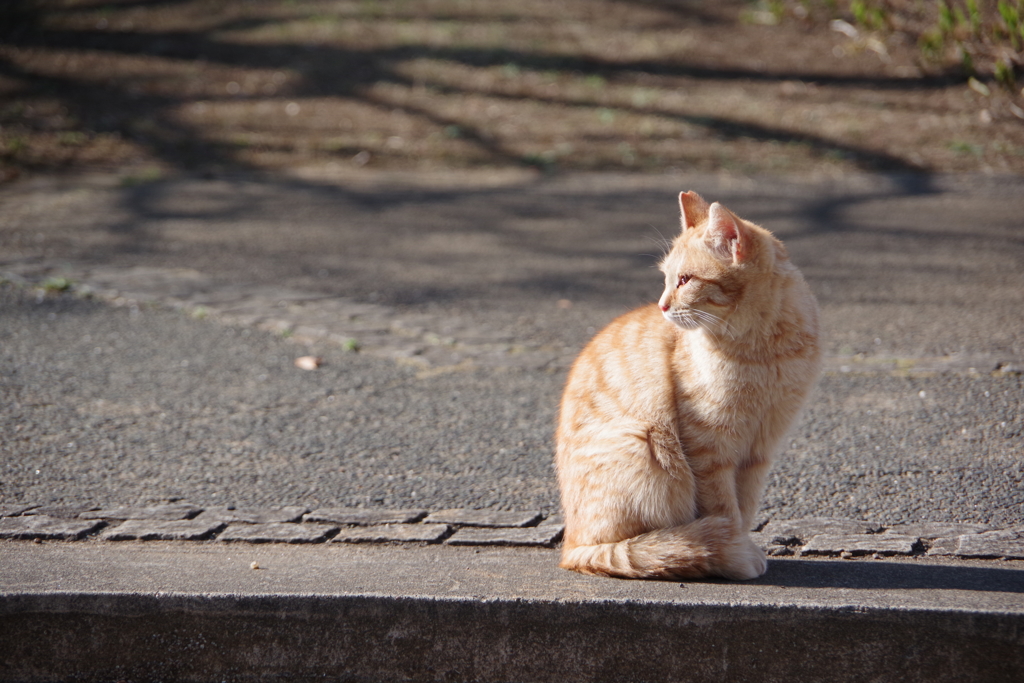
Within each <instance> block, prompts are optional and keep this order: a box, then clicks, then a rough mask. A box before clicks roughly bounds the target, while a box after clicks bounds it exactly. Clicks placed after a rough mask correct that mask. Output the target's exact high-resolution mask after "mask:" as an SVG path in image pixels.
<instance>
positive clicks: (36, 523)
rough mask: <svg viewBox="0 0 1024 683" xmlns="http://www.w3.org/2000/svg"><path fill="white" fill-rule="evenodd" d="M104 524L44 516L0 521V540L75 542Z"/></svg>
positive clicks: (8, 518)
mask: <svg viewBox="0 0 1024 683" xmlns="http://www.w3.org/2000/svg"><path fill="white" fill-rule="evenodd" d="M103 526H104V522H102V521H100V520H96V521H84V520H67V519H59V518H56V517H47V516H46V515H31V516H26V517H4V518H3V519H0V538H20V539H26V540H36V539H38V540H51V539H53V540H75V539H79V538H83V537H85V536H87V535H89V534H91V533H93V532H94V531H97V530H98V529H100V528H102V527H103Z"/></svg>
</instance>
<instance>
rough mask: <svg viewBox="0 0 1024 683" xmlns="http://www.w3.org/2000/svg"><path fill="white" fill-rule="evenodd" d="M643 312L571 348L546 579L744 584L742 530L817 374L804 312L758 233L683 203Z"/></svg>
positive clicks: (779, 249)
mask: <svg viewBox="0 0 1024 683" xmlns="http://www.w3.org/2000/svg"><path fill="white" fill-rule="evenodd" d="M679 202H680V209H681V213H682V220H681V222H682V225H683V230H682V232H681V234H680V235H679V236H678V237H677V238H676V239H675V241H674V242H673V245H672V248H671V250H670V251H669V253H668V254H666V256H665V258H664V260H663V262H662V264H661V268H662V271H663V272H664V273H665V290H664V293H663V294H662V296H661V299H660V301H659V303H658V304H651V305H648V306H644V307H642V308H638V309H636V310H634V311H632V312H630V313H627V314H625V315H623V316H621V317H620V318H618V319H616V320H614V321H613V322H612V323H611V324H610V325H608V327H606V328H605V329H604V330H602V331H601V332H599V333H598V334H597V335H596V336H595V337H594V339H592V340H591V341H590V343H589V344H588V345H587V346H586V348H584V349H583V351H582V353H581V354H580V356H579V358H578V359H577V360H576V362H575V364H574V365H573V368H572V370H571V371H570V373H569V378H568V381H567V383H566V387H565V392H564V394H563V397H562V404H561V410H560V415H559V425H558V433H557V452H556V456H555V464H556V468H557V471H558V480H559V486H560V488H561V494H562V508H563V511H564V516H565V524H566V530H565V541H564V544H563V549H562V563H561V566H562V567H565V568H566V569H573V570H575V571H579V572H583V573H587V574H600V575H606V576H618V577H624V578H674V579H688V578H696V577H703V576H722V577H726V578H731V579H750V578H754V577H757V576H760V575H761V574H763V573H764V571H765V569H766V568H767V563H766V559H765V556H764V552H763V551H762V550H761V549H760V548H758V547H757V546H755V545H754V544H753V542H752V541H751V540H750V537H749V534H748V530H749V529H750V528H751V525H752V521H753V516H754V514H755V513H756V511H757V507H758V504H759V500H760V497H761V492H762V489H763V485H764V481H765V476H766V474H767V472H768V468H769V466H770V463H771V460H772V458H773V457H774V456H775V454H776V452H777V451H778V450H779V448H780V446H781V444H782V441H783V439H784V437H785V435H786V432H787V430H788V429H789V428H790V426H791V425H792V423H793V422H794V420H795V418H796V417H797V415H798V413H799V411H800V409H801V407H802V406H803V404H804V402H805V400H806V398H807V396H808V394H809V392H810V390H811V387H812V385H813V384H814V382H815V379H816V377H817V374H818V369H819V365H820V358H821V352H820V347H819V341H818V308H817V303H816V302H815V300H814V297H813V295H812V294H811V292H810V289H809V288H808V287H807V284H806V283H805V282H804V279H803V277H802V276H801V275H800V273H799V271H797V269H796V268H795V267H794V266H793V265H792V264H791V263H790V262H789V259H788V256H787V254H786V250H785V247H783V245H782V243H781V242H779V241H778V240H777V239H776V238H775V237H773V236H772V235H771V233H769V232H768V231H767V230H764V229H763V228H760V227H758V226H756V225H754V224H752V223H749V222H746V221H743V220H742V219H739V218H737V217H736V216H735V215H733V214H732V213H730V212H729V211H728V210H727V209H725V208H724V207H722V206H721V205H720V204H717V203H715V204H712V205H711V206H708V205H707V204H706V203H705V202H704V200H703V199H701V198H700V197H699V196H698V195H696V194H694V193H692V192H684V193H682V194H681V195H680V197H679Z"/></svg>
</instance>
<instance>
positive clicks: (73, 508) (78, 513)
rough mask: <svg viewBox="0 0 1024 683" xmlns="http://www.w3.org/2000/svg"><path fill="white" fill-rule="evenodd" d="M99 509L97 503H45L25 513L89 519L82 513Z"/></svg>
mask: <svg viewBox="0 0 1024 683" xmlns="http://www.w3.org/2000/svg"><path fill="white" fill-rule="evenodd" d="M93 510H99V508H98V507H96V506H95V505H43V506H41V507H34V508H32V509H30V510H26V511H25V512H23V513H22V514H25V515H45V516H47V517H59V518H60V519H87V518H86V517H82V513H85V512H91V511H93Z"/></svg>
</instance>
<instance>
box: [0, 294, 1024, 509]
mask: <svg viewBox="0 0 1024 683" xmlns="http://www.w3.org/2000/svg"><path fill="white" fill-rule="evenodd" d="M0 316H2V317H0V319H2V322H3V324H2V326H0V349H2V351H0V354H2V355H0V376H2V384H0V393H2V395H0V401H2V403H3V405H4V406H5V409H4V410H3V411H2V412H0V421H2V422H0V434H2V435H3V437H2V440H0V503H2V504H4V505H16V504H18V503H32V504H40V505H42V504H47V505H65V506H72V505H74V506H98V507H116V506H118V505H140V504H146V503H153V502H160V501H168V500H172V501H173V500H184V501H187V502H189V503H192V504H195V505H200V506H224V505H236V506H239V507H247V506H251V507H261V506H262V507H268V506H269V507H280V506H285V505H297V506H305V507H306V508H308V509H311V510H314V509H316V508H319V507H353V506H355V507H389V508H398V507H408V508H419V507H422V508H424V509H432V510H441V509H444V508H496V509H504V510H532V509H539V510H544V511H548V512H554V511H555V510H556V509H557V505H558V498H557V490H556V486H555V481H554V476H553V471H552V467H551V453H552V432H553V425H554V417H555V411H556V409H557V401H558V396H559V392H560V389H561V383H562V381H563V376H562V374H561V372H547V371H543V370H516V369H510V368H505V369H500V370H498V369H466V368H448V369H446V370H444V371H437V372H431V371H424V370H422V369H420V368H418V367H417V366H413V365H407V366H403V365H400V364H396V363H394V362H392V361H387V360H381V359H374V358H368V357H365V356H362V355H360V354H359V353H352V352H346V351H344V350H343V349H341V348H339V347H337V346H331V345H324V346H323V347H322V348H315V349H313V351H314V352H315V353H316V354H317V355H319V356H322V357H323V358H324V364H323V366H322V367H321V368H320V369H318V370H316V371H312V372H310V371H304V370H300V369H298V368H296V367H295V366H294V364H293V361H294V358H296V357H298V356H301V355H305V354H306V353H307V351H308V350H309V349H308V348H306V347H304V346H300V345H298V344H294V343H291V342H289V341H288V340H286V339H283V338H281V337H280V336H279V335H273V334H270V333H266V332H260V331H257V330H252V329H245V328H234V327H227V326H223V325H220V324H218V323H216V322H213V321H209V320H196V319H193V318H191V317H189V316H186V315H184V314H182V313H179V312H174V311H168V310H163V309H158V308H139V309H132V308H128V307H125V308H117V307H111V306H108V305H106V304H102V303H98V302H94V301H88V300H82V299H78V298H75V297H73V296H70V295H67V294H62V295H47V296H43V297H38V296H37V295H36V294H34V293H33V292H31V291H30V290H25V289H20V288H16V287H13V286H9V285H7V286H2V287H0ZM1022 384H1024V382H1022V379H1021V378H1020V377H1019V376H1016V375H1009V374H1005V373H1004V374H999V375H998V376H991V375H987V374H986V375H982V374H974V375H968V374H950V373H946V374H941V375H936V376H933V377H891V376H887V375H868V374H854V373H839V372H836V373H828V374H826V375H825V376H824V377H823V378H822V380H821V382H820V385H819V388H818V390H817V393H816V395H815V398H814V399H813V401H812V404H811V406H810V408H809V411H808V413H807V414H806V416H805V418H804V420H803V421H802V423H801V424H800V426H799V427H798V428H797V429H796V430H795V431H794V436H793V439H792V445H791V446H790V448H789V449H788V450H787V451H786V452H785V453H784V454H783V456H782V457H781V458H780V459H779V461H778V462H777V464H776V466H775V468H774V469H773V472H772V475H771V478H770V482H769V486H768V489H767V491H766V494H765V498H764V506H763V510H762V518H763V519H768V518H774V519H787V518H798V517H805V516H833V517H849V518H855V519H865V520H869V521H871V522H877V523H886V524H896V523H910V522H919V521H940V522H974V523H983V524H989V525H991V526H995V527H1008V526H1014V525H1020V524H1021V523H1024V510H1022V505H1021V491H1022V489H1024V487H1022V482H1024V457H1022V455H1024V454H1022V443H1024V441H1022V439H1021V435H1022V432H1024V416H1022V414H1021V406H1020V397H1021V396H1022V395H1024V386H1022Z"/></svg>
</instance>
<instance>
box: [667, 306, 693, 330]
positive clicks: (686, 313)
mask: <svg viewBox="0 0 1024 683" xmlns="http://www.w3.org/2000/svg"><path fill="white" fill-rule="evenodd" d="M695 313H696V311H694V310H693V309H673V308H670V309H668V310H667V311H664V312H663V313H662V315H663V316H665V320H667V321H669V322H670V323H672V324H673V325H675V326H676V327H681V328H682V329H684V330H695V329H697V328H698V327H700V326H701V324H700V320H699V319H698V317H697V316H696V315H695Z"/></svg>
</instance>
